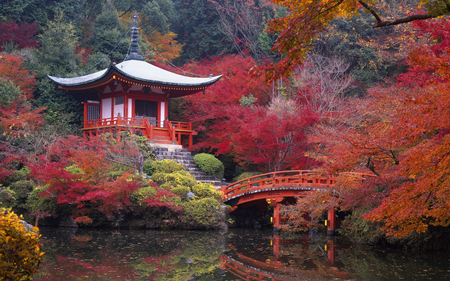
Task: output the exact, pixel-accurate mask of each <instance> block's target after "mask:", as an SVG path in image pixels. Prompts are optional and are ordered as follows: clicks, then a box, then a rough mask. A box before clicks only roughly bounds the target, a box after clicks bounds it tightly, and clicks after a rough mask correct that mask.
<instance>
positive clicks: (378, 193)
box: [290, 19, 450, 238]
mask: <svg viewBox="0 0 450 281" xmlns="http://www.w3.org/2000/svg"><path fill="white" fill-rule="evenodd" d="M414 25H415V27H416V28H417V30H418V31H417V34H416V36H420V37H421V38H427V40H428V42H427V44H423V43H422V42H420V43H417V42H418V41H415V42H414V41H413V42H411V45H410V52H409V54H408V65H409V69H408V72H407V73H405V74H403V75H401V76H400V77H399V78H398V81H397V82H396V83H391V86H381V85H379V86H376V87H373V88H371V89H370V91H369V97H368V98H367V99H358V100H356V99H355V100H352V101H351V102H349V103H348V105H347V106H348V107H347V110H343V111H341V112H342V115H341V116H339V118H336V119H334V120H335V122H334V123H328V124H326V123H322V124H321V128H319V129H318V130H317V132H316V134H314V135H313V136H312V137H311V138H310V140H311V142H314V143H317V144H320V145H317V149H318V150H319V149H321V151H317V154H316V156H317V155H319V156H321V158H320V159H321V160H322V161H324V163H325V165H324V167H323V168H322V171H323V172H324V173H327V174H335V175H337V174H340V175H341V182H338V184H337V186H336V188H334V189H330V191H328V192H323V193H322V194H321V195H319V194H315V195H312V196H311V198H307V199H305V200H300V202H299V204H297V209H296V210H297V211H298V210H309V211H311V210H312V209H314V208H315V209H318V210H322V211H323V210H324V209H326V208H340V209H341V210H355V209H360V210H366V211H367V210H370V211H369V212H366V214H364V215H363V217H364V218H365V219H366V220H369V221H372V222H378V223H381V230H383V231H384V232H385V234H386V235H387V236H395V237H398V238H404V237H408V236H410V235H412V234H415V233H416V234H417V233H419V234H420V233H425V232H428V231H430V228H433V227H448V226H449V225H450V204H449V203H448V198H449V196H450V182H449V175H450V168H449V167H450V158H449V155H450V152H449V151H450V134H449V133H450V118H449V116H450V90H449V86H450V83H449V82H448V81H449V72H448V67H449V66H450V56H449V54H450V53H449V46H450V44H449V43H450V32H449V30H450V21H449V20H448V19H438V20H433V21H423V22H416V23H414ZM346 172H363V173H370V174H371V175H372V177H369V178H367V177H366V179H365V180H364V181H353V182H352V181H349V180H348V174H346ZM330 198H331V199H330ZM309 199H311V200H309ZM314 204H315V205H314ZM308 208H310V209H308ZM290 211H291V212H292V210H290ZM319 213H320V212H319Z"/></svg>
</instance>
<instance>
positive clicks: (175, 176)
mask: <svg viewBox="0 0 450 281" xmlns="http://www.w3.org/2000/svg"><path fill="white" fill-rule="evenodd" d="M152 181H154V182H155V183H157V184H159V185H161V186H163V185H169V186H180V185H183V186H188V187H192V186H194V185H195V184H196V183H197V182H196V181H195V179H194V177H193V176H192V175H191V174H189V173H188V172H185V171H178V172H174V173H170V174H168V173H160V172H156V173H154V174H153V176H152Z"/></svg>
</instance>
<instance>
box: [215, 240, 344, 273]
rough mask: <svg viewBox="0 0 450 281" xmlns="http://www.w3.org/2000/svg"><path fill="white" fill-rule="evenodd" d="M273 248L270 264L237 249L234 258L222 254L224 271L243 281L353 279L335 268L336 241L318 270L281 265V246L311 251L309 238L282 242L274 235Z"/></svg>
mask: <svg viewBox="0 0 450 281" xmlns="http://www.w3.org/2000/svg"><path fill="white" fill-rule="evenodd" d="M271 244H272V245H273V257H271V259H267V260H266V261H264V262H263V261H259V260H255V259H253V258H251V257H247V256H245V255H243V254H240V253H238V252H236V249H235V247H234V246H231V248H232V249H233V251H234V252H233V254H232V256H233V257H232V256H231V255H226V254H221V255H220V256H219V260H220V265H221V269H223V270H227V271H228V272H230V273H232V274H233V275H235V276H237V277H239V278H241V279H243V280H280V281H281V280H282V281H285V280H299V279H300V278H301V280H317V277H319V276H320V275H322V276H323V275H327V276H333V277H335V278H343V279H350V278H351V276H350V274H349V273H348V272H345V271H340V270H339V269H338V268H336V267H335V266H334V260H335V251H336V246H335V244H334V240H328V244H327V248H326V250H327V251H328V255H327V261H326V262H325V263H323V262H320V264H321V265H322V266H320V267H318V268H317V269H312V268H311V269H299V268H296V267H290V266H286V265H284V264H283V263H282V262H281V261H279V260H278V259H279V257H280V252H281V246H282V245H291V244H302V248H303V249H304V250H307V249H308V247H309V239H308V237H307V236H306V237H304V238H303V239H281V238H280V236H279V235H274V236H273V240H272V241H271Z"/></svg>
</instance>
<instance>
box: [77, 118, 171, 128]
mask: <svg viewBox="0 0 450 281" xmlns="http://www.w3.org/2000/svg"><path fill="white" fill-rule="evenodd" d="M146 122H147V123H149V122H148V120H147V119H146V118H129V117H120V116H116V117H110V118H102V119H95V120H85V121H84V129H89V128H99V127H110V126H129V127H144V126H145V123H146ZM149 125H150V123H149ZM153 126H154V127H158V128H164V122H163V121H160V120H157V121H156V124H155V125H153Z"/></svg>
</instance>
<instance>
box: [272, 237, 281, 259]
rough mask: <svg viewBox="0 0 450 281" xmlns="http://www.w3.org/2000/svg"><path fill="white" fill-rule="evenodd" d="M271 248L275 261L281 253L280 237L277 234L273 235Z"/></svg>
mask: <svg viewBox="0 0 450 281" xmlns="http://www.w3.org/2000/svg"><path fill="white" fill-rule="evenodd" d="M272 239H273V240H272V241H273V242H272V246H273V255H274V257H275V259H276V260H277V259H278V258H279V257H280V253H281V237H280V235H278V234H275V235H273V238H272Z"/></svg>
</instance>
